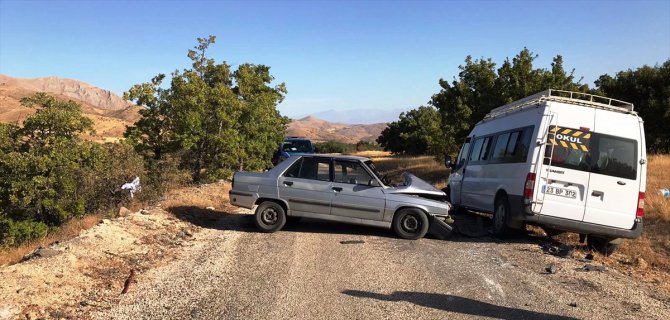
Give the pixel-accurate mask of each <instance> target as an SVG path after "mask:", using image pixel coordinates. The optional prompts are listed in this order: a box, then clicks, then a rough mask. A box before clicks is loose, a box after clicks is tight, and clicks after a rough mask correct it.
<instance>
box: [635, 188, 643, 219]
mask: <svg viewBox="0 0 670 320" xmlns="http://www.w3.org/2000/svg"><path fill="white" fill-rule="evenodd" d="M643 215H644V192H640V193H639V194H638V196H637V212H635V216H636V217H638V218H642V216H643Z"/></svg>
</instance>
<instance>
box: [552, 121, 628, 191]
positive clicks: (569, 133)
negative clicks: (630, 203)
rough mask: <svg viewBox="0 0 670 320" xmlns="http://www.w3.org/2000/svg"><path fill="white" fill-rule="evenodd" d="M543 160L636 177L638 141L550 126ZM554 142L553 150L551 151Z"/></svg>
mask: <svg viewBox="0 0 670 320" xmlns="http://www.w3.org/2000/svg"><path fill="white" fill-rule="evenodd" d="M548 142H549V143H547V146H546V148H545V158H544V164H549V160H550V159H551V165H552V166H556V167H561V168H568V169H575V170H580V171H586V172H591V173H598V174H604V175H608V176H613V177H619V178H625V179H631V180H635V179H636V177H637V161H636V159H637V141H635V140H630V139H623V138H619V137H614V136H609V135H603V134H599V133H595V132H587V131H581V130H577V129H572V128H565V127H555V126H552V127H551V128H550V134H549V138H548ZM552 146H553V153H552Z"/></svg>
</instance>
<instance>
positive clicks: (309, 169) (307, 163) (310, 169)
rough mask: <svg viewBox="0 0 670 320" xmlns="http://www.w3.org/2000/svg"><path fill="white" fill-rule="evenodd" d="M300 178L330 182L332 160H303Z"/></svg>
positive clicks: (310, 158)
mask: <svg viewBox="0 0 670 320" xmlns="http://www.w3.org/2000/svg"><path fill="white" fill-rule="evenodd" d="M298 178H302V179H312V180H322V181H330V159H328V158H316V157H314V158H312V157H309V158H307V157H306V158H302V165H301V166H300V173H299V174H298Z"/></svg>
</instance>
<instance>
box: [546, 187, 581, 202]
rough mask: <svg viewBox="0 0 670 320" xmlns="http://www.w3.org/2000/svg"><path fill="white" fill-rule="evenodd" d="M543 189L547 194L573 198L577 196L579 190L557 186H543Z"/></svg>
mask: <svg viewBox="0 0 670 320" xmlns="http://www.w3.org/2000/svg"><path fill="white" fill-rule="evenodd" d="M542 189H543V191H544V193H546V194H551V195H554V196H559V197H566V198H572V199H575V198H577V191H574V190H568V189H563V188H557V187H552V186H544V188H542Z"/></svg>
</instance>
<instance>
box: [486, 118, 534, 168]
mask: <svg viewBox="0 0 670 320" xmlns="http://www.w3.org/2000/svg"><path fill="white" fill-rule="evenodd" d="M534 128H535V127H533V126H530V127H526V128H523V129H517V130H514V131H510V132H505V133H502V134H500V135H498V138H497V139H496V143H495V146H494V148H493V154H492V155H491V163H519V162H526V158H527V157H528V150H529V149H530V140H531V136H532V134H533V129H534Z"/></svg>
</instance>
